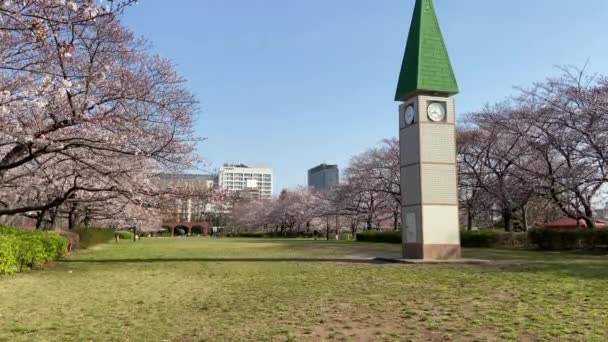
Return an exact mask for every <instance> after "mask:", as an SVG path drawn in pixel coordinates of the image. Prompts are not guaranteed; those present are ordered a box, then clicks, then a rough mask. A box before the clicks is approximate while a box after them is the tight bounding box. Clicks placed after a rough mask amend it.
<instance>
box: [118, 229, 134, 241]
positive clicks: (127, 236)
mask: <svg viewBox="0 0 608 342" xmlns="http://www.w3.org/2000/svg"><path fill="white" fill-rule="evenodd" d="M115 236H118V237H119V238H120V239H121V240H133V233H132V232H129V231H126V230H121V231H117V232H116V233H115Z"/></svg>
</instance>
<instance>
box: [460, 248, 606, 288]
mask: <svg viewBox="0 0 608 342" xmlns="http://www.w3.org/2000/svg"><path fill="white" fill-rule="evenodd" d="M465 256H466V257H475V258H480V259H486V260H491V261H492V263H490V264H488V265H487V266H484V267H485V270H486V271H488V272H493V271H494V272H515V273H532V274H533V273H537V274H543V273H544V274H551V275H557V276H562V277H572V278H581V279H595V280H605V281H608V256H606V255H592V254H581V253H575V252H544V251H536V250H523V249H522V250H515V249H481V248H480V249H475V248H468V249H465Z"/></svg>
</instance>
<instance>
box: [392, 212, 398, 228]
mask: <svg viewBox="0 0 608 342" xmlns="http://www.w3.org/2000/svg"><path fill="white" fill-rule="evenodd" d="M393 229H394V230H395V231H397V230H399V212H398V211H397V210H395V211H393Z"/></svg>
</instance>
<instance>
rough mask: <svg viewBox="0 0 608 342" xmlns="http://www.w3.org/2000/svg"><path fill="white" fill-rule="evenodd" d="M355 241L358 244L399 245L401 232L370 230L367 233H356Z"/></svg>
mask: <svg viewBox="0 0 608 342" xmlns="http://www.w3.org/2000/svg"><path fill="white" fill-rule="evenodd" d="M357 241H360V242H383V243H401V231H400V230H390V231H379V230H370V231H367V232H361V233H357Z"/></svg>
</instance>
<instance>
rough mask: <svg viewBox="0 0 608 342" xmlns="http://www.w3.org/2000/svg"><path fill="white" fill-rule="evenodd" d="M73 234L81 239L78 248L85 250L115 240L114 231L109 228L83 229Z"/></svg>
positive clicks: (76, 230)
mask: <svg viewBox="0 0 608 342" xmlns="http://www.w3.org/2000/svg"><path fill="white" fill-rule="evenodd" d="M73 232H74V233H77V234H78V236H79V237H80V239H79V240H80V241H79V245H78V247H79V248H83V249H86V248H89V247H92V246H95V245H99V244H102V243H108V242H110V241H112V240H114V230H113V229H108V228H81V229H75V230H73ZM121 238H122V237H121ZM132 238H133V236H132V235H131V239H132Z"/></svg>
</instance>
